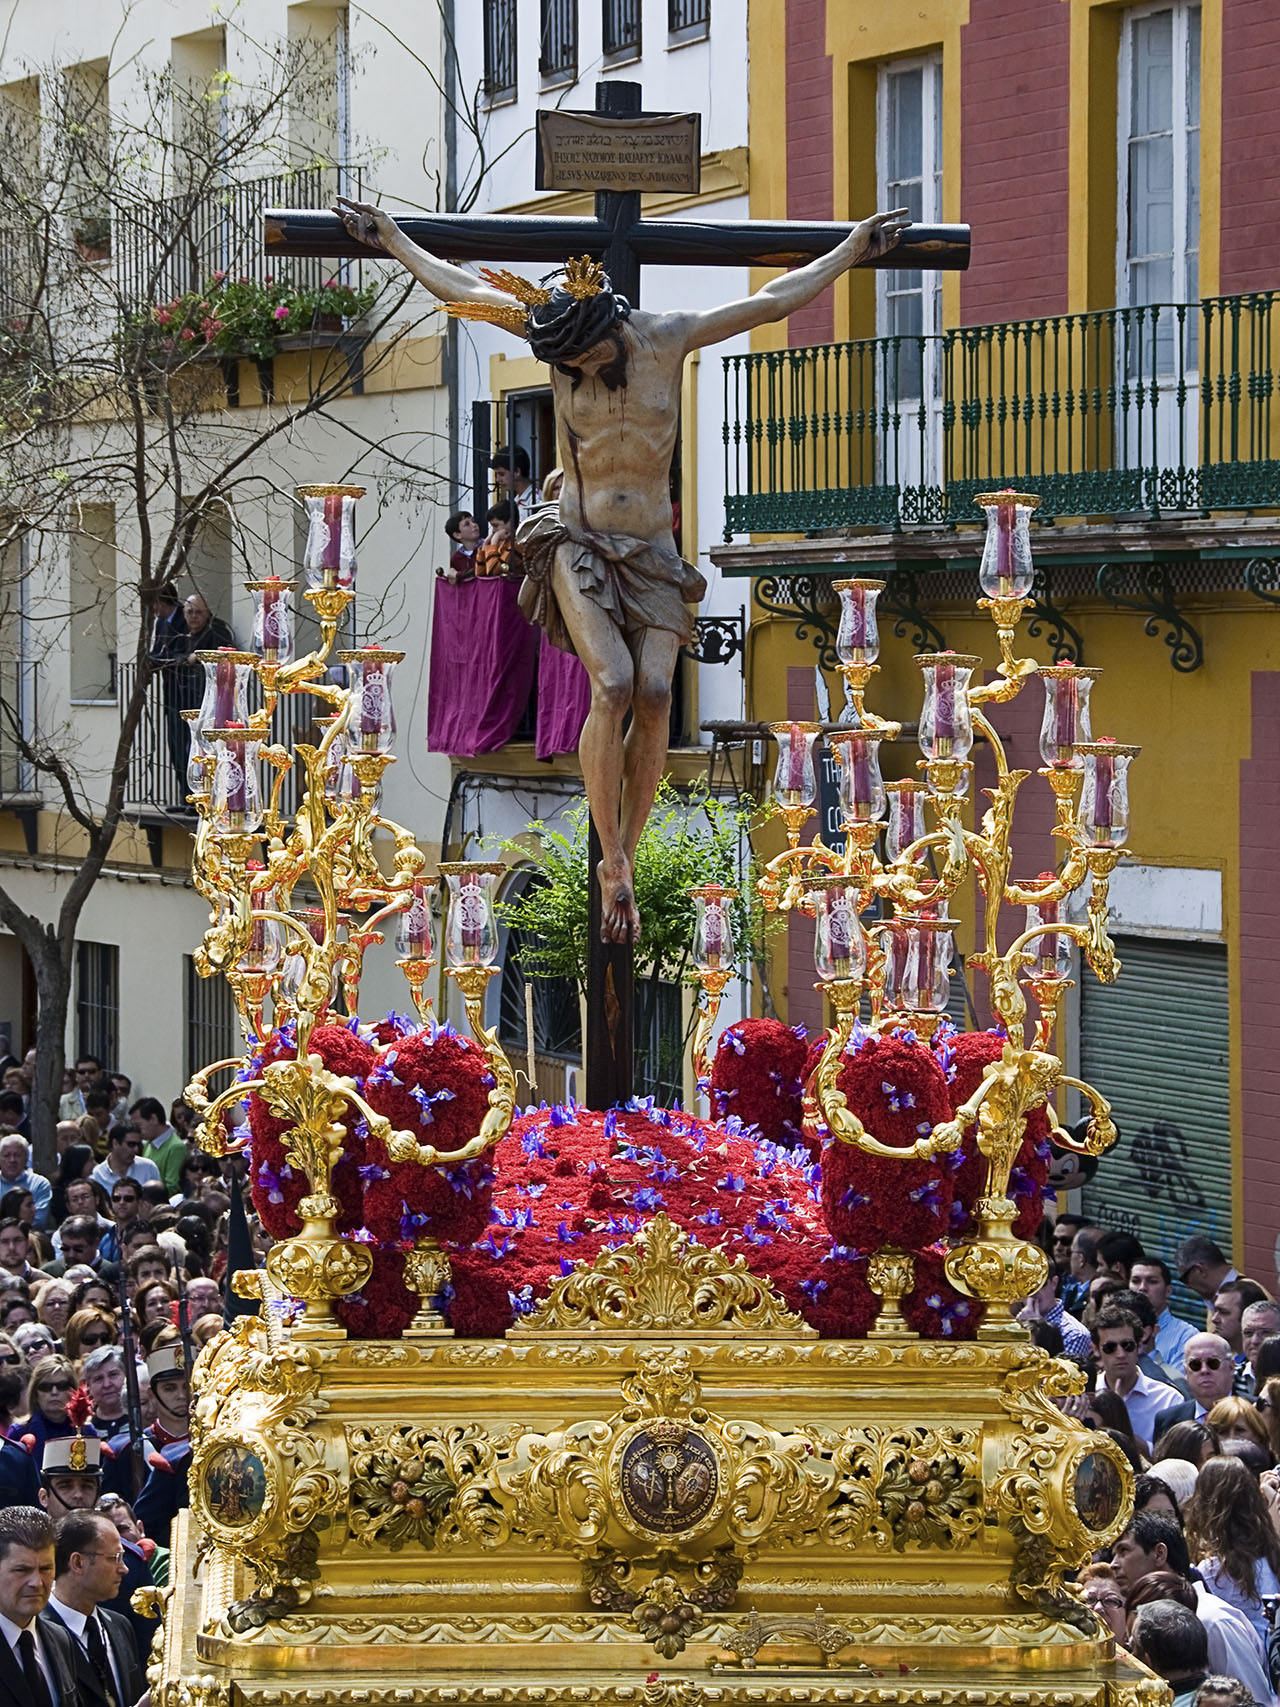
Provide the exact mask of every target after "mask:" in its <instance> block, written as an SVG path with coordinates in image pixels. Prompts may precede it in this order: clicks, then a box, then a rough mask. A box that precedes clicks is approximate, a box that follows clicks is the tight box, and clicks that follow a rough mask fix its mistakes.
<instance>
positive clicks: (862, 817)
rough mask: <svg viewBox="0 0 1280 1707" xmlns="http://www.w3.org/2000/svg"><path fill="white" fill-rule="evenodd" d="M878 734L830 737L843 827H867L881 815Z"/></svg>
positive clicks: (862, 732)
mask: <svg viewBox="0 0 1280 1707" xmlns="http://www.w3.org/2000/svg"><path fill="white" fill-rule="evenodd" d="M882 739H883V737H882V736H880V735H878V734H870V733H868V732H867V731H866V730H863V729H859V730H851V731H850V732H849V733H847V734H846V733H845V732H844V731H841V732H840V733H839V734H838V735H833V736H832V737H831V749H832V751H833V752H834V753H835V755H836V758H837V759H838V760H839V773H840V774H839V785H840V811H841V813H842V814H843V817H844V821H845V823H846V824H856V823H870V822H874V821H875V820H876V819H878V818H879V817H880V816H881V815H882V814H883V812H884V809H885V803H886V795H885V787H884V778H883V777H882V776H881V774H880V742H881V740H882Z"/></svg>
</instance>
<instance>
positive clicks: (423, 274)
mask: <svg viewBox="0 0 1280 1707" xmlns="http://www.w3.org/2000/svg"><path fill="white" fill-rule="evenodd" d="M337 199H338V202H339V206H338V209H337V212H338V217H339V218H340V219H341V220H342V223H343V224H344V225H345V226H346V228H347V230H348V231H349V232H350V234H351V235H352V236H353V237H354V238H356V239H357V240H358V241H359V242H361V243H366V244H368V246H369V248H371V249H378V250H381V251H382V253H383V254H385V255H390V256H391V258H392V259H393V260H395V261H399V262H400V264H401V265H402V266H403V267H406V268H407V269H408V270H409V272H411V273H412V274H413V276H414V278H415V279H417V281H418V283H419V284H420V285H424V286H425V287H426V289H427V290H429V291H430V292H431V294H432V296H436V297H439V299H440V301H441V302H479V303H489V304H490V305H492V306H495V307H502V306H503V305H504V304H505V305H507V306H510V303H511V298H510V297H509V296H503V294H502V293H501V291H497V290H494V288H493V286H492V285H487V284H485V282H484V280H483V279H478V278H477V277H476V276H475V274H474V273H468V272H466V271H465V270H464V269H463V268H462V267H455V266H454V265H453V263H452V262H451V261H441V260H438V259H437V258H436V256H434V255H429V254H428V253H427V251H426V250H425V249H420V248H419V247H418V245H417V244H416V243H414V242H412V241H411V240H410V239H409V238H408V237H406V236H405V234H404V232H403V231H401V229H400V227H399V226H398V225H397V224H396V222H395V220H394V219H392V217H391V215H390V214H389V213H383V211H382V209H381V208H380V207H372V206H370V204H369V203H368V202H353V201H350V200H348V198H347V197H346V196H339V197H338V198H337Z"/></svg>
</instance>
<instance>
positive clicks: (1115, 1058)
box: [1080, 937, 1233, 1324]
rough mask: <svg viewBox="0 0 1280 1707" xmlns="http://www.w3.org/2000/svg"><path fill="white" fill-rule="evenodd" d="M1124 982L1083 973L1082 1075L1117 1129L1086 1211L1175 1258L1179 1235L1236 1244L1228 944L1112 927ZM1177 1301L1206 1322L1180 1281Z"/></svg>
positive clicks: (1087, 1192)
mask: <svg viewBox="0 0 1280 1707" xmlns="http://www.w3.org/2000/svg"><path fill="white" fill-rule="evenodd" d="M1116 948H1117V950H1118V952H1119V955H1120V958H1121V960H1122V961H1123V963H1124V966H1123V970H1122V971H1121V974H1120V977H1119V979H1118V981H1117V982H1116V983H1114V984H1110V985H1106V984H1099V983H1098V982H1097V980H1096V979H1095V978H1093V977H1092V976H1091V975H1090V974H1089V973H1088V972H1087V971H1086V973H1085V975H1084V980H1083V983H1082V986H1081V990H1080V1073H1081V1077H1082V1078H1084V1079H1085V1080H1087V1081H1088V1082H1089V1083H1090V1084H1092V1085H1095V1086H1096V1087H1097V1089H1098V1090H1100V1091H1101V1092H1102V1094H1103V1095H1104V1096H1105V1097H1107V1098H1108V1100H1109V1101H1110V1103H1111V1105H1112V1108H1113V1110H1114V1113H1115V1120H1116V1124H1117V1126H1118V1127H1119V1128H1120V1139H1119V1142H1118V1143H1117V1144H1116V1146H1115V1148H1114V1149H1113V1150H1112V1151H1111V1152H1110V1153H1109V1154H1108V1155H1106V1156H1104V1157H1103V1159H1102V1164H1101V1166H1100V1167H1099V1169H1098V1172H1097V1174H1096V1175H1095V1177H1094V1181H1093V1184H1092V1185H1091V1186H1089V1187H1088V1188H1087V1189H1086V1190H1085V1191H1084V1193H1083V1200H1084V1213H1085V1214H1087V1215H1089V1216H1091V1217H1094V1218H1096V1220H1097V1221H1098V1222H1099V1223H1100V1224H1101V1225H1102V1226H1104V1227H1108V1228H1116V1229H1119V1230H1122V1231H1125V1232H1131V1233H1134V1234H1135V1235H1136V1236H1137V1237H1138V1238H1139V1239H1140V1240H1141V1241H1142V1245H1143V1248H1144V1249H1145V1250H1147V1251H1149V1252H1151V1254H1152V1255H1153V1256H1161V1257H1163V1258H1164V1259H1165V1261H1166V1262H1169V1263H1170V1265H1172V1258H1173V1253H1174V1251H1175V1250H1176V1248H1177V1245H1178V1242H1179V1240H1180V1239H1182V1238H1184V1237H1185V1236H1186V1235H1187V1234H1188V1233H1207V1234H1208V1235H1209V1236H1210V1238H1212V1239H1215V1240H1216V1241H1217V1242H1218V1244H1219V1245H1221V1247H1222V1249H1223V1250H1224V1251H1226V1252H1228V1253H1230V1251H1231V1245H1232V1234H1233V1227H1232V1214H1231V1122H1230V1079H1229V1061H1228V1047H1229V1036H1228V1033H1229V1026H1228V1017H1227V951H1226V949H1225V948H1224V947H1222V946H1220V945H1219V944H1217V943H1202V942H1173V941H1167V940H1163V939H1156V938H1150V937H1117V938H1116ZM1174 1308H1175V1309H1177V1310H1178V1313H1179V1314H1180V1315H1185V1316H1186V1318H1187V1319H1188V1321H1194V1322H1196V1323H1198V1324H1199V1323H1203V1321H1204V1305H1203V1303H1202V1302H1200V1301H1199V1300H1198V1299H1193V1298H1192V1296H1191V1294H1190V1293H1187V1292H1185V1291H1184V1290H1183V1288H1182V1287H1177V1288H1176V1295H1175V1300H1174Z"/></svg>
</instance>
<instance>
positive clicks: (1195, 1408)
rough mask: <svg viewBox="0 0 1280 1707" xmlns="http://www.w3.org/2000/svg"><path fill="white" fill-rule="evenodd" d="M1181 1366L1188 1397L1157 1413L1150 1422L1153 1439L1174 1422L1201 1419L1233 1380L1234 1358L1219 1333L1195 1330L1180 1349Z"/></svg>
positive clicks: (1228, 1388) (1227, 1389) (1223, 1394)
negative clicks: (1184, 1375) (1151, 1422)
mask: <svg viewBox="0 0 1280 1707" xmlns="http://www.w3.org/2000/svg"><path fill="white" fill-rule="evenodd" d="M1183 1368H1184V1370H1185V1371H1186V1378H1187V1386H1188V1387H1190V1389H1191V1397H1190V1398H1189V1399H1184V1400H1183V1401H1182V1403H1181V1404H1180V1405H1170V1406H1169V1407H1168V1408H1167V1409H1166V1410H1163V1411H1160V1412H1158V1413H1157V1416H1156V1419H1155V1422H1154V1424H1153V1425H1152V1436H1151V1438H1152V1440H1153V1441H1156V1440H1159V1438H1160V1436H1161V1435H1162V1434H1163V1433H1164V1432H1165V1430H1166V1429H1167V1428H1172V1426H1173V1425H1174V1423H1180V1422H1203V1421H1204V1419H1205V1417H1206V1416H1207V1415H1208V1414H1209V1412H1210V1411H1211V1410H1212V1409H1213V1407H1214V1406H1215V1405H1216V1404H1217V1402H1218V1400H1219V1399H1225V1398H1226V1397H1227V1395H1228V1394H1229V1393H1230V1391H1231V1385H1232V1382H1233V1381H1234V1380H1235V1373H1236V1364H1235V1358H1234V1356H1233V1355H1232V1351H1231V1347H1230V1346H1229V1345H1228V1344H1227V1342H1226V1340H1224V1339H1223V1338H1222V1337H1221V1336H1220V1335H1219V1334H1195V1335H1194V1336H1193V1337H1192V1338H1191V1339H1189V1340H1188V1341H1187V1344H1186V1350H1185V1351H1184V1353H1183Z"/></svg>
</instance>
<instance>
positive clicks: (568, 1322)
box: [513, 1214, 816, 1339]
mask: <svg viewBox="0 0 1280 1707" xmlns="http://www.w3.org/2000/svg"><path fill="white" fill-rule="evenodd" d="M602 1329H603V1330H606V1331H614V1332H619V1331H625V1332H640V1333H652V1332H663V1333H680V1332H705V1331H707V1330H708V1329H712V1330H714V1329H723V1330H725V1331H728V1332H733V1331H738V1332H745V1333H761V1334H786V1335H788V1336H789V1337H793V1338H794V1337H797V1336H798V1337H800V1338H806V1339H812V1338H814V1337H816V1336H815V1333H814V1330H813V1329H812V1328H810V1327H808V1326H807V1325H806V1323H805V1322H803V1321H802V1320H801V1318H800V1317H799V1316H797V1315H796V1314H795V1313H794V1312H793V1311H791V1310H789V1309H788V1308H787V1306H786V1304H785V1303H784V1302H783V1301H782V1299H781V1298H780V1297H779V1296H778V1294H777V1293H776V1292H775V1291H774V1289H773V1286H772V1285H771V1283H770V1282H769V1280H768V1279H766V1278H764V1277H762V1276H757V1275H754V1274H752V1273H751V1271H750V1269H748V1267H747V1265H746V1263H745V1262H744V1261H743V1259H742V1257H741V1256H737V1257H734V1259H733V1260H732V1261H731V1262H730V1261H729V1260H728V1259H727V1258H725V1257H724V1256H722V1255H721V1254H720V1252H719V1251H716V1250H710V1249H707V1250H704V1249H703V1248H702V1247H701V1246H700V1245H698V1244H697V1243H695V1241H694V1240H692V1239H691V1238H690V1237H689V1235H688V1234H687V1233H685V1232H684V1231H682V1229H680V1228H679V1227H676V1226H675V1225H674V1224H673V1223H672V1222H671V1221H670V1219H669V1218H668V1217H667V1216H666V1215H664V1214H658V1215H655V1216H654V1218H653V1220H652V1221H651V1222H650V1223H649V1224H648V1225H647V1226H646V1227H643V1228H641V1230H640V1231H639V1232H638V1233H637V1234H636V1236H635V1238H634V1240H633V1241H632V1242H631V1243H630V1244H627V1245H620V1246H618V1247H617V1249H616V1250H605V1251H601V1252H600V1254H599V1256H597V1257H596V1259H595V1261H594V1262H593V1263H591V1264H590V1265H587V1264H585V1263H580V1264H577V1265H575V1267H574V1269H573V1271H572V1272H571V1273H570V1274H567V1275H563V1276H561V1278H560V1279H559V1280H557V1281H556V1282H555V1283H554V1284H553V1285H552V1288H551V1291H550V1292H549V1294H548V1295H547V1297H546V1299H545V1300H544V1301H543V1303H542V1304H541V1305H540V1306H539V1307H538V1309H537V1310H535V1311H534V1313H533V1314H532V1315H531V1316H529V1317H527V1318H526V1319H525V1320H524V1321H523V1322H522V1323H521V1324H520V1325H519V1327H517V1328H516V1329H514V1330H513V1332H514V1335H515V1336H516V1337H519V1336H522V1335H525V1334H533V1333H565V1332H572V1333H581V1332H583V1331H586V1332H592V1331H595V1332H599V1331H600V1330H602Z"/></svg>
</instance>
